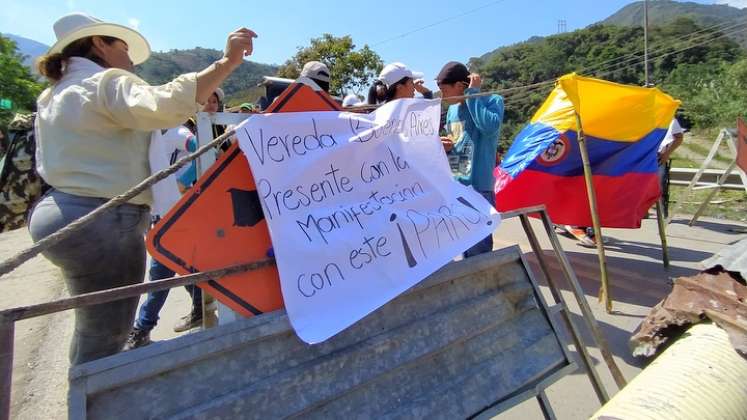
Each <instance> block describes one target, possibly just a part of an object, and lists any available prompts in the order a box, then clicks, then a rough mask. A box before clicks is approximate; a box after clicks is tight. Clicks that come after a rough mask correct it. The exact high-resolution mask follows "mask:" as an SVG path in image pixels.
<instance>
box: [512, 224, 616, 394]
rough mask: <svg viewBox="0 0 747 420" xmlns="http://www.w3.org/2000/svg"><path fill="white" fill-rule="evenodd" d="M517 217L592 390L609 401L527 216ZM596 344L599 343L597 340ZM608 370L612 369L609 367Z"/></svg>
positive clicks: (584, 314)
mask: <svg viewBox="0 0 747 420" xmlns="http://www.w3.org/2000/svg"><path fill="white" fill-rule="evenodd" d="M519 219H520V220H521V225H522V226H523V227H524V232H525V233H526V235H527V238H528V239H529V245H530V246H531V247H532V251H533V252H534V254H535V255H536V256H537V261H538V262H539V265H540V269H541V270H542V274H544V276H545V279H546V280H547V286H548V287H549V288H550V293H551V294H552V296H553V299H555V303H557V304H560V305H562V306H563V308H564V309H563V310H562V311H560V318H561V319H562V320H563V324H564V325H565V328H566V330H567V331H568V332H569V334H570V336H571V340H572V341H573V347H575V348H576V351H577V352H578V353H579V355H580V356H581V357H580V359H581V364H582V365H583V367H584V370H585V371H586V374H587V375H588V376H589V381H590V382H591V386H592V388H594V392H595V393H596V394H597V398H598V399H599V402H600V403H601V404H602V405H604V404H606V403H607V401H609V399H610V397H609V394H608V393H607V390H606V389H605V388H604V385H603V384H602V379H601V378H600V377H599V373H598V372H597V371H596V369H595V368H594V359H593V358H592V357H591V354H589V349H588V348H586V345H585V344H584V342H583V341H582V340H581V333H580V332H579V330H578V328H576V325H575V324H574V323H573V321H571V319H570V316H569V314H568V311H569V309H568V304H567V303H566V302H565V299H564V298H563V295H562V294H561V293H562V292H561V291H560V287H559V286H558V284H557V282H555V279H554V278H553V277H552V276H551V275H550V269H549V267H548V266H547V261H545V258H544V255H542V254H541V253H542V249H541V248H540V246H539V241H537V235H536V234H535V233H534V229H532V226H531V225H530V224H529V217H528V216H527V214H526V213H522V214H519ZM582 298H583V297H582ZM579 306H581V308H582V309H581V313H582V314H583V316H584V319H586V317H587V316H593V315H592V314H591V311H589V313H588V314H587V313H585V312H584V310H583V306H582V305H581V303H580V302H579ZM587 324H589V321H587ZM589 329H590V330H591V332H592V336H594V337H596V332H595V331H594V330H593V329H592V328H591V327H590V328H589ZM597 344H599V343H598V342H597ZM599 347H600V349H601V348H603V346H602V345H599ZM613 363H614V361H613ZM615 368H617V366H615ZM610 371H612V370H611V369H610ZM540 406H542V401H540Z"/></svg>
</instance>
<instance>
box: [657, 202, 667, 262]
mask: <svg viewBox="0 0 747 420" xmlns="http://www.w3.org/2000/svg"><path fill="white" fill-rule="evenodd" d="M656 223H657V224H658V225H659V238H661V260H662V262H663V263H664V268H669V248H668V247H667V224H666V222H665V221H664V199H663V198H662V197H659V199H658V200H657V201H656Z"/></svg>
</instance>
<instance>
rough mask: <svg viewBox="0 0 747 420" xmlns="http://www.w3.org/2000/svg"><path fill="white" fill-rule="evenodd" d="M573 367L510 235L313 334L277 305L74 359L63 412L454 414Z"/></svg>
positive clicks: (134, 415)
mask: <svg viewBox="0 0 747 420" xmlns="http://www.w3.org/2000/svg"><path fill="white" fill-rule="evenodd" d="M573 367H574V365H573V363H571V361H570V359H569V356H568V354H567V353H566V349H565V348H564V347H563V346H562V345H561V343H560V342H559V340H558V337H557V334H556V332H555V331H554V329H553V326H552V324H551V322H550V320H549V319H548V315H547V313H546V312H545V310H544V309H543V307H542V306H541V305H540V304H539V303H538V300H537V296H536V294H535V289H534V288H533V284H532V280H531V278H530V274H529V272H528V271H527V268H526V266H525V265H524V263H523V261H522V259H521V254H520V250H519V249H518V247H511V248H506V249H503V250H499V251H495V252H493V253H490V254H484V255H481V256H479V257H474V258H471V259H469V260H466V261H460V262H456V263H452V264H449V265H447V266H446V267H444V268H442V269H441V270H439V271H438V272H436V273H434V274H433V275H431V276H430V277H429V278H428V279H426V280H424V281H423V282H422V283H421V284H420V285H418V286H416V287H414V288H413V289H411V290H410V291H408V292H407V293H405V294H403V295H401V296H399V297H398V298H396V299H395V300H393V301H392V302H390V303H388V304H387V305H385V306H384V307H382V308H380V309H379V310H377V311H375V312H374V313H372V314H371V315H369V316H367V317H366V318H364V319H363V320H361V321H360V322H358V323H356V324H355V325H353V326H352V327H350V328H349V329H347V330H345V331H343V332H342V333H340V334H338V335H337V336H335V337H333V338H332V339H330V340H328V341H326V342H324V343H321V344H317V345H307V344H304V343H303V342H301V341H300V340H298V339H297V338H296V336H295V334H294V333H293V331H292V329H291V328H290V325H289V323H288V319H287V317H286V315H285V313H284V312H282V311H278V312H274V313H271V314H266V315H263V316H259V317H255V318H251V319H244V320H240V321H237V322H235V323H232V324H228V325H224V326H221V327H218V328H214V329H212V330H208V331H204V332H200V333H197V334H191V335H188V336H183V337H180V338H178V339H175V340H171V341H168V342H163V343H155V344H153V345H151V346H148V347H144V348H141V349H137V350H134V351H131V352H128V353H123V354H119V355H115V356H112V357H109V358H105V359H101V360H98V361H94V362H90V363H87V364H84V365H80V366H78V367H76V368H74V369H73V370H72V371H71V376H70V379H71V393H70V413H69V414H70V418H73V419H78V418H92V419H99V418H101V419H103V418H112V417H117V416H118V415H121V414H122V413H127V417H128V419H133V420H134V419H139V418H198V419H213V418H281V417H301V416H303V417H304V418H329V417H345V418H380V417H386V418H413V417H415V418H422V417H435V418H463V417H468V416H472V415H475V414H479V413H481V412H483V411H484V410H486V409H488V408H490V407H496V406H498V405H500V404H501V403H502V402H505V401H506V400H508V399H510V398H513V397H515V396H516V395H518V394H519V393H521V392H525V391H526V390H531V389H537V388H538V387H539V386H540V384H544V385H543V386H546V385H549V383H548V382H550V381H549V380H548V378H556V377H558V375H554V374H556V373H558V372H559V371H561V370H565V371H567V370H568V369H569V368H573ZM553 380H554V379H553ZM81 400H83V401H81Z"/></svg>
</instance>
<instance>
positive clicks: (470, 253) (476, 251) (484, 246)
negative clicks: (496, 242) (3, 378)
mask: <svg viewBox="0 0 747 420" xmlns="http://www.w3.org/2000/svg"><path fill="white" fill-rule="evenodd" d="M478 192H479V193H480V195H482V196H483V197H485V199H486V200H488V203H490V205H491V206H493V207H495V193H494V192H493V191H478ZM492 250H493V233H492V232H491V233H490V235H488V236H486V237H485V238H483V239H482V240H481V241H480V242H478V243H476V244H474V245H472V247H471V248H470V249H468V250H466V251H464V254H463V257H464V258H469V257H474V256H475V255H480V254H484V253H486V252H490V251H492Z"/></svg>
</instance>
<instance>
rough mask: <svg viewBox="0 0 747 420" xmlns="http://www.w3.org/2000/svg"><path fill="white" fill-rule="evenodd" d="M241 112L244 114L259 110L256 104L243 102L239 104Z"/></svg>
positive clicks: (254, 112)
mask: <svg viewBox="0 0 747 420" xmlns="http://www.w3.org/2000/svg"><path fill="white" fill-rule="evenodd" d="M239 112H240V113H242V114H256V113H257V110H256V109H255V107H254V104H250V103H249V102H244V103H243V104H241V105H239Z"/></svg>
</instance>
